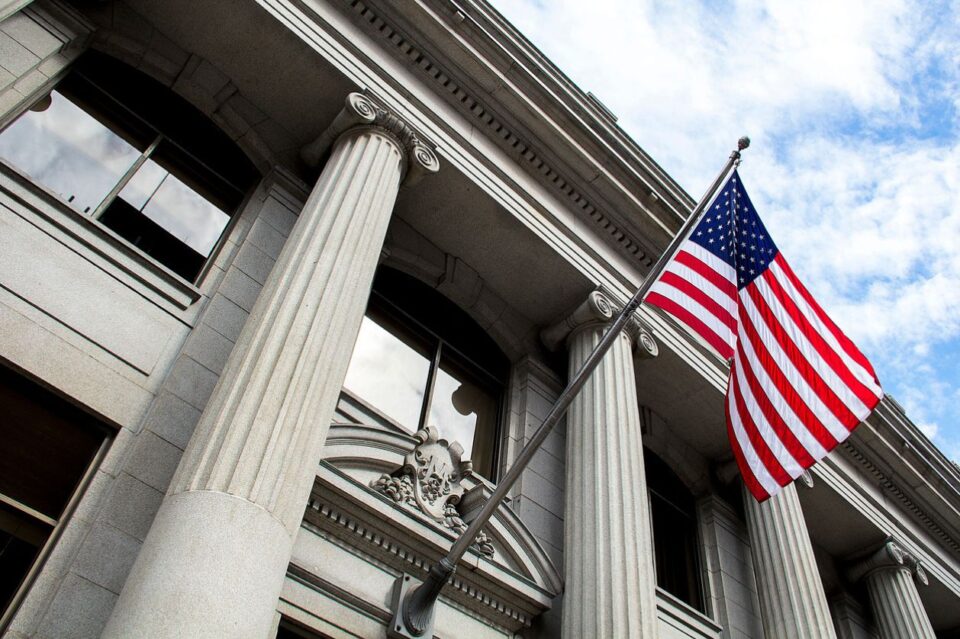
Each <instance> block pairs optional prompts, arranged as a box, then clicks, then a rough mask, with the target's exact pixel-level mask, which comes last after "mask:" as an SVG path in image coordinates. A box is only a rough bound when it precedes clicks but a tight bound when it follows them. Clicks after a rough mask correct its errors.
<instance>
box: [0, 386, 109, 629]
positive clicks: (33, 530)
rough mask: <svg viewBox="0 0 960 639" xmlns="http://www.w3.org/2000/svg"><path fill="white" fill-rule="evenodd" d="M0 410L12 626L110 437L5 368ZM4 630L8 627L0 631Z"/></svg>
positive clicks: (0, 506) (4, 548) (3, 591)
mask: <svg viewBox="0 0 960 639" xmlns="http://www.w3.org/2000/svg"><path fill="white" fill-rule="evenodd" d="M0 406H2V407H3V415H2V417H0V441H2V442H3V454H2V455H0V613H4V611H6V612H5V613H4V614H3V615H2V617H3V621H4V622H6V621H7V620H8V619H9V618H10V615H11V614H12V612H13V607H14V606H12V605H11V604H12V603H15V600H16V599H17V597H18V596H19V594H21V593H22V592H24V591H25V587H24V586H25V584H24V582H25V580H26V579H27V577H28V575H29V574H30V572H31V569H32V568H33V567H34V565H35V564H37V563H38V560H39V559H40V558H41V557H42V555H43V554H44V553H45V551H46V549H47V548H48V547H49V546H50V545H51V544H52V540H53V539H54V538H55V536H56V535H57V534H58V532H59V529H60V527H61V525H62V523H63V521H64V518H65V516H66V515H67V514H68V511H69V508H70V504H71V501H73V500H74V496H75V495H76V494H77V488H78V487H79V486H80V485H81V484H82V483H83V480H84V478H85V477H86V476H87V475H88V473H89V472H90V470H91V468H92V467H93V462H94V460H96V459H97V457H98V456H99V455H101V454H102V452H103V450H104V449H105V446H106V442H107V436H108V434H109V433H108V431H107V430H106V428H105V427H103V426H102V425H101V424H100V423H99V422H97V421H96V420H95V419H93V418H92V417H90V416H89V415H87V414H86V413H84V412H82V411H80V410H79V409H77V408H76V407H75V406H73V405H71V404H69V403H68V402H66V401H64V400H63V399H61V398H59V397H57V396H55V395H53V394H52V393H50V392H49V391H47V390H45V389H43V388H41V387H40V386H38V385H36V384H34V383H33V382H30V381H28V380H26V379H24V378H23V377H21V376H19V375H17V374H16V373H14V372H12V371H10V370H9V369H7V368H4V367H0ZM3 627H4V624H3V623H0V632H2V629H3Z"/></svg>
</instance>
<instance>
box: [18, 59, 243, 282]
mask: <svg viewBox="0 0 960 639" xmlns="http://www.w3.org/2000/svg"><path fill="white" fill-rule="evenodd" d="M0 159H2V160H3V161H5V162H6V163H8V164H10V165H12V166H15V167H16V168H17V169H19V170H20V171H22V172H23V173H26V174H27V175H29V176H30V177H31V178H32V179H33V180H34V181H36V182H38V183H40V184H43V185H44V186H46V187H47V188H49V189H51V190H53V191H54V192H56V193H57V194H58V195H60V197H62V198H63V200H64V201H65V202H66V203H67V204H68V205H69V206H70V207H71V208H73V209H74V210H76V211H77V212H79V213H82V214H84V215H89V216H90V217H92V218H94V219H96V220H99V221H100V223H102V224H103V225H105V226H106V227H108V228H110V229H111V230H112V231H113V232H115V233H116V234H117V235H119V236H120V237H122V238H123V239H125V240H126V241H128V242H129V243H131V244H133V245H134V246H136V247H137V248H138V249H139V250H140V251H142V252H143V253H146V254H147V255H149V256H150V257H152V258H153V259H155V260H156V261H158V262H160V263H161V264H163V265H164V266H166V267H167V268H169V269H170V270H172V271H174V272H175V273H177V274H178V275H180V276H181V277H183V278H184V279H186V280H189V281H191V282H193V281H196V279H197V277H198V276H199V275H200V272H201V271H202V269H203V266H204V264H205V263H206V261H207V258H209V257H210V255H211V253H212V252H213V250H214V248H215V247H216V245H217V243H218V241H219V240H220V237H221V236H222V235H223V232H224V230H225V229H226V227H227V224H228V222H229V221H230V216H231V215H232V214H233V213H234V211H236V209H237V208H238V206H239V205H240V203H241V201H242V200H243V198H244V195H245V194H246V192H247V191H248V190H249V188H250V187H251V186H252V185H253V184H254V181H255V180H256V178H257V172H256V169H255V168H254V167H253V165H252V164H251V163H250V162H249V160H247V158H246V157H245V156H244V155H243V153H242V151H240V150H239V148H237V146H236V145H235V144H234V143H233V142H232V141H231V140H230V139H229V138H228V137H227V136H226V135H225V134H224V133H222V132H221V131H220V130H219V129H217V128H216V127H215V126H214V125H213V124H212V123H211V122H210V121H209V120H207V119H206V117H204V116H203V115H202V114H201V113H200V112H199V111H197V110H195V109H194V108H193V107H192V106H190V105H189V104H187V103H186V102H185V101H184V100H183V99H182V98H180V97H178V96H176V95H175V94H173V93H172V92H171V91H170V90H169V89H167V88H165V87H163V86H162V85H160V84H159V83H157V82H155V81H153V80H152V79H150V78H148V77H146V76H144V75H143V74H141V73H139V72H138V71H135V70H133V69H131V68H130V67H127V66H126V65H124V64H122V63H120V62H118V61H116V60H113V59H111V58H109V57H108V56H105V55H103V54H99V53H96V52H89V53H87V54H85V55H84V56H83V57H82V58H81V59H80V60H79V61H78V62H77V63H76V65H75V66H74V68H73V69H72V70H71V73H70V74H69V75H68V76H67V77H66V78H65V79H64V80H63V81H61V82H60V83H59V84H58V85H57V87H56V88H55V89H54V90H52V91H51V92H50V93H49V94H48V95H46V96H44V97H43V98H42V99H40V100H39V101H38V102H36V103H35V104H34V105H33V107H31V109H30V110H28V111H26V112H25V113H24V114H23V115H21V116H20V117H19V118H17V119H16V120H15V121H14V122H13V123H12V124H11V125H10V126H8V127H7V128H6V129H5V130H4V131H3V132H2V133H0Z"/></svg>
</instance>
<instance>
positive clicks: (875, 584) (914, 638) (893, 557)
mask: <svg viewBox="0 0 960 639" xmlns="http://www.w3.org/2000/svg"><path fill="white" fill-rule="evenodd" d="M849 577H850V579H851V581H858V580H860V579H863V580H864V581H865V582H866V584H867V593H868V594H869V596H870V607H871V608H872V609H873V616H874V618H875V619H876V621H877V628H878V629H879V631H880V639H936V635H935V634H934V632H933V626H932V625H930V618H929V617H928V616H927V612H926V611H925V610H924V609H923V602H921V601H920V593H919V591H918V590H917V584H918V583H920V584H922V585H924V586H926V585H927V584H928V583H929V581H928V580H927V574H926V572H925V571H924V570H923V566H921V565H920V562H919V561H918V560H917V559H916V558H915V557H914V556H913V555H911V554H910V553H908V552H907V551H906V550H904V549H903V547H902V546H900V544H898V543H897V542H895V541H893V540H888V541H887V542H886V543H884V544H883V546H881V547H880V548H879V549H878V550H877V551H876V552H874V553H873V554H872V555H870V556H869V557H867V558H866V559H865V560H863V561H861V562H860V563H859V564H857V565H855V566H854V567H853V568H851V569H850V572H849Z"/></svg>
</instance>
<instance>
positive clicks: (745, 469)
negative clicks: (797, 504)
mask: <svg viewBox="0 0 960 639" xmlns="http://www.w3.org/2000/svg"><path fill="white" fill-rule="evenodd" d="M729 392H730V388H729V386H728V387H727V393H729ZM728 399H729V398H728ZM723 409H724V411H725V412H726V414H727V420H726V421H727V438H728V439H729V440H730V447H731V448H733V456H734V458H735V459H736V460H737V466H739V467H740V476H741V477H742V478H743V483H744V484H746V486H747V488H748V489H749V490H750V493H751V494H752V495H753V496H754V497H755V498H756V499H757V501H766V500H767V499H769V498H770V494H769V493H768V492H767V491H766V490H765V489H764V488H763V486H762V485H760V482H759V481H758V480H757V477H756V475H754V474H753V469H752V468H750V464H748V463H747V458H746V457H745V456H744V454H743V450H742V449H741V448H740V440H739V439H737V434H736V433H735V432H734V431H733V421H732V420H731V419H730V404H729V401H725V402H723Z"/></svg>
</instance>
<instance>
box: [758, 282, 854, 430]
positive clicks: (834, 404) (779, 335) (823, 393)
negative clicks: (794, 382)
mask: <svg viewBox="0 0 960 639" xmlns="http://www.w3.org/2000/svg"><path fill="white" fill-rule="evenodd" d="M744 290H746V291H747V294H748V295H750V299H751V300H753V304H754V306H756V308H757V312H759V313H760V316H761V317H762V318H763V321H764V323H765V324H766V325H767V328H768V329H769V330H770V332H771V333H772V334H773V337H774V339H776V340H777V343H778V344H779V345H780V349H781V350H782V351H783V352H784V354H785V355H786V356H787V359H789V360H790V361H791V362H792V363H793V365H794V367H795V368H796V369H797V372H799V373H800V376H801V377H803V379H804V381H806V383H807V385H808V386H809V387H810V388H811V390H813V392H814V393H816V395H817V397H819V398H820V401H822V402H823V404H824V405H825V406H826V407H827V408H828V409H829V410H830V412H832V413H833V414H834V415H835V416H836V417H837V419H838V420H839V421H840V423H841V424H843V425H844V426H845V427H846V428H847V429H851V428H853V427H854V426H856V425H857V424H859V423H860V420H859V419H857V417H856V415H854V414H853V413H852V412H851V411H850V409H849V408H848V407H847V405H846V404H845V403H844V402H843V401H842V400H841V399H840V398H839V397H837V394H836V393H835V392H834V391H833V389H832V388H831V387H830V386H829V385H828V384H827V383H826V382H825V381H824V379H823V378H822V377H820V375H819V374H818V373H817V371H816V370H814V368H813V366H811V365H810V362H809V361H808V360H807V358H806V356H805V355H804V353H803V351H801V350H800V348H799V347H798V346H797V345H796V344H795V343H794V341H793V340H792V339H791V338H790V336H789V335H788V334H787V332H786V330H785V329H784V328H783V326H782V325H781V324H780V321H779V319H777V316H776V314H775V313H774V312H773V310H772V309H771V308H770V306H769V305H768V304H767V301H766V300H765V299H764V298H763V296H762V295H760V291H758V290H757V288H756V287H755V286H748V287H746V289H744Z"/></svg>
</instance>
